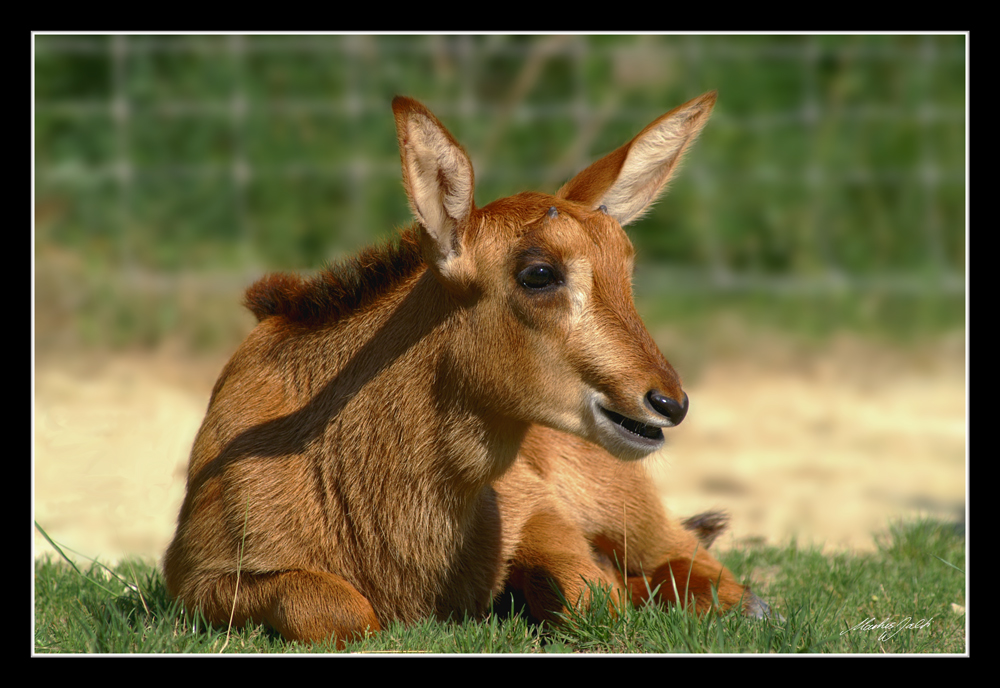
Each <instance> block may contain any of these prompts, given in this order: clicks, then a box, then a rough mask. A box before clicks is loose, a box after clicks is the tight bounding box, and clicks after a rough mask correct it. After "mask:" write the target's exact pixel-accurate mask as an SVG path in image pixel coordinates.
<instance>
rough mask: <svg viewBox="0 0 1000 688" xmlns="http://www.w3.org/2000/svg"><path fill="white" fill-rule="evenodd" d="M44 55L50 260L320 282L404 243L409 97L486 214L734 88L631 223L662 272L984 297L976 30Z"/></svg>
mask: <svg viewBox="0 0 1000 688" xmlns="http://www.w3.org/2000/svg"><path fill="white" fill-rule="evenodd" d="M34 41H35V82H34V84H35V112H34V124H35V132H34V133H35V204H36V228H35V230H36V248H40V247H47V246H57V247H60V248H62V249H66V250H69V251H71V252H73V253H74V254H75V255H77V256H81V257H82V259H83V260H85V261H86V262H87V263H88V264H91V265H99V266H102V267H101V268H100V269H101V270H108V271H111V272H113V271H116V270H120V269H122V268H123V267H127V268H129V269H131V270H138V271H154V272H157V273H170V272H172V271H178V270H195V271H213V270H246V269H258V268H264V269H301V268H307V269H308V268H315V267H318V266H320V265H322V264H323V263H324V262H325V261H328V260H331V259H335V258H337V257H339V256H341V255H343V254H347V253H351V252H353V251H355V250H357V249H358V248H359V247H361V246H363V245H365V244H368V243H370V242H371V241H373V240H377V239H380V238H384V237H385V236H387V235H389V234H390V233H391V232H392V230H393V228H394V227H399V226H402V225H405V224H407V223H409V222H410V214H409V210H408V208H407V204H406V199H405V196H404V194H403V192H402V188H401V185H400V181H399V157H398V152H397V149H396V140H395V132H394V125H393V120H392V112H391V109H390V101H391V99H392V97H393V95H394V94H397V93H400V94H406V95H410V96H413V97H416V98H418V99H420V100H422V101H423V102H425V103H426V104H427V105H428V106H429V107H430V108H431V109H432V110H434V112H435V113H436V114H437V115H438V116H439V117H440V118H441V119H442V121H443V122H444V123H445V124H446V126H448V127H449V129H450V130H451V131H452V133H453V134H454V135H455V136H456V138H457V139H458V140H459V141H461V142H462V143H463V145H465V147H466V148H467V150H468V151H469V152H470V154H471V155H472V158H473V162H474V165H475V169H476V175H477V202H478V203H479V204H480V205H484V204H485V203H488V202H489V201H491V200H493V199H495V198H497V197H500V196H504V195H508V194H511V193H515V192H517V191H520V190H525V189H536V190H547V191H554V190H555V189H556V188H558V186H559V185H560V184H561V183H562V182H563V181H565V180H566V179H568V178H569V177H570V176H571V175H572V174H573V173H574V172H575V171H577V170H579V169H582V168H583V167H584V166H585V165H586V164H588V163H589V162H590V161H592V160H594V159H595V158H596V157H598V156H600V155H602V154H604V153H606V152H609V151H610V150H612V149H614V148H616V147H618V146H620V145H621V144H622V143H624V142H625V141H627V140H628V139H629V138H631V137H632V136H634V135H635V134H636V133H637V132H638V131H639V130H640V129H642V127H644V126H645V125H646V124H647V123H649V122H650V121H651V120H653V119H654V118H656V117H657V116H659V115H660V114H662V113H663V112H666V111H667V110H669V109H671V108H673V107H675V106H677V105H679V104H680V103H682V102H684V101H686V100H688V99H690V98H692V97H695V96H697V95H699V94H701V93H703V92H705V91H708V90H711V89H718V91H719V94H720V96H719V102H718V105H717V106H716V110H715V113H714V115H713V118H712V121H711V122H710V123H709V125H708V127H707V128H706V130H705V132H704V133H703V134H702V137H701V140H700V141H699V143H698V145H697V146H696V147H695V148H694V149H693V150H692V151H691V153H690V154H689V155H688V159H687V162H686V165H685V169H684V170H683V171H682V172H681V174H680V175H678V177H677V179H676V181H674V182H673V186H672V190H671V192H670V195H669V196H668V197H667V198H665V199H664V200H663V201H662V202H660V203H659V204H658V205H657V206H656V207H655V208H654V210H653V211H652V212H651V213H650V214H649V215H647V217H646V218H645V219H643V220H642V221H641V222H639V223H637V224H636V225H634V226H632V227H630V228H629V232H630V235H631V236H632V238H633V240H634V242H635V243H636V245H637V250H638V253H639V256H640V259H641V260H642V261H643V262H644V263H646V264H647V265H653V266H657V268H660V267H664V268H667V267H673V268H683V269H684V270H685V271H686V272H685V274H688V275H692V276H693V277H692V278H691V279H690V280H689V285H694V288H696V289H697V288H699V287H698V285H703V286H704V288H705V289H709V290H711V289H717V288H718V287H719V286H720V285H721V286H723V287H725V285H727V284H730V285H731V286H732V285H735V286H733V288H735V289H737V290H740V289H752V288H753V285H754V284H757V282H755V281H754V280H758V281H760V280H763V281H764V282H766V281H767V280H769V279H774V278H779V279H790V280H792V282H791V284H792V288H794V286H795V284H798V282H796V281H795V280H799V281H800V282H801V283H803V284H805V283H810V280H812V281H816V280H819V281H820V282H822V281H823V280H825V279H828V278H831V279H832V278H837V279H840V280H842V281H846V284H848V285H860V286H859V288H861V289H863V290H867V289H869V288H879V285H880V284H881V283H880V282H879V279H880V278H882V277H883V276H890V277H892V278H893V279H895V278H898V277H899V276H903V277H904V278H906V279H908V280H909V281H910V284H911V286H912V285H916V287H917V291H924V292H936V291H939V290H941V289H943V290H945V291H949V292H950V293H952V294H958V295H959V297H960V298H961V294H962V293H963V287H962V284H963V282H964V276H965V236H966V228H965V194H966V173H965V169H966V158H965V149H966V145H965V138H966V124H965V122H966V112H965V102H966V92H965V89H966V37H965V36H964V35H914V36H909V35H884V36H883V35H840V36H817V35H811V36H792V35H777V36H764V35H743V36H740V35H714V36H690V35H683V36H650V35H643V36H635V35H629V36H573V35H561V36H500V35H489V36H360V35H347V36H304V35H303V36H272V35H254V36H207V35H202V36H177V35H169V36H151V35H143V36H81V35H75V36H71V35H37V36H35V38H34ZM733 276H736V277H737V278H738V279H736V280H735V281H733V280H732V279H731V278H732V277H733ZM891 282H892V280H889V282H887V283H891ZM883 286H884V285H883Z"/></svg>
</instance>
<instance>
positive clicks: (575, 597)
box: [508, 511, 627, 621]
mask: <svg viewBox="0 0 1000 688" xmlns="http://www.w3.org/2000/svg"><path fill="white" fill-rule="evenodd" d="M508 582H509V584H510V586H511V587H513V588H516V589H520V590H522V591H523V593H524V596H525V599H526V601H527V603H528V609H529V610H530V611H531V614H532V615H533V616H534V617H535V618H536V619H539V620H547V621H558V620H559V617H558V614H560V613H565V612H566V611H567V609H566V607H565V606H564V605H563V602H562V600H565V601H566V602H567V603H568V604H569V605H570V606H571V607H573V608H581V607H582V608H586V607H588V606H589V605H590V604H591V603H592V602H593V600H592V595H591V588H590V585H588V583H591V584H598V585H602V586H605V587H608V588H610V589H611V591H612V595H611V598H610V600H609V604H610V605H611V608H612V611H614V609H615V607H616V606H617V608H618V609H620V608H621V605H622V603H623V602H624V600H625V596H626V594H627V593H626V590H625V588H624V587H623V586H622V585H621V583H620V582H619V581H618V580H617V578H616V577H612V576H608V575H607V574H606V573H605V571H604V570H602V568H601V567H599V566H598V565H597V563H596V562H595V560H594V555H593V551H592V550H591V548H590V545H589V544H588V543H587V540H586V538H585V537H584V535H583V533H582V531H580V530H579V529H578V528H576V527H575V526H574V525H573V524H572V523H571V522H570V521H569V520H567V519H565V518H563V517H562V516H560V515H558V514H555V513H553V512H549V511H541V512H538V513H535V514H532V515H531V516H530V517H529V518H528V520H527V521H526V522H525V524H524V527H523V529H522V530H521V533H520V539H519V541H518V546H517V549H516V551H515V555H514V559H513V561H512V562H511V569H510V576H509V579H508ZM557 591H558V592H557ZM560 594H561V595H562V600H561V599H560Z"/></svg>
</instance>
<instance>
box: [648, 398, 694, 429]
mask: <svg viewBox="0 0 1000 688" xmlns="http://www.w3.org/2000/svg"><path fill="white" fill-rule="evenodd" d="M646 399H648V400H649V405H650V406H652V407H653V410H654V411H656V412H657V413H659V414H660V415H661V416H663V417H665V418H669V419H670V422H671V423H673V424H674V425H677V424H679V423H680V422H681V421H682V420H684V416H686V415H687V412H688V395H687V394H685V395H684V399H683V400H682V401H681V402H680V403H677V402H676V401H674V400H673V399H671V398H670V397H668V396H667V395H666V394H662V393H661V392H657V391H656V390H653V391H652V392H650V393H649V394H647V395H646Z"/></svg>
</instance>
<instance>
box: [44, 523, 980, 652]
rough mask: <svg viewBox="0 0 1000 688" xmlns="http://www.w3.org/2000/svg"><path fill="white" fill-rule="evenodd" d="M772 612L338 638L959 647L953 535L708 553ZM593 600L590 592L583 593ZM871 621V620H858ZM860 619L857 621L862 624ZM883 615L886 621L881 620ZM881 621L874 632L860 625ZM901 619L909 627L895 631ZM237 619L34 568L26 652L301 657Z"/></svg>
mask: <svg viewBox="0 0 1000 688" xmlns="http://www.w3.org/2000/svg"><path fill="white" fill-rule="evenodd" d="M722 559H723V561H724V562H725V563H726V564H727V565H728V566H729V567H730V568H732V569H733V570H734V571H736V572H738V575H740V576H743V577H746V578H749V580H750V582H751V584H752V585H753V587H754V590H755V591H756V592H758V594H760V595H761V596H762V597H763V598H764V599H766V600H768V602H769V603H770V604H771V606H772V609H773V610H774V611H776V612H778V613H779V614H781V616H782V617H783V619H781V620H769V621H758V620H752V619H746V618H744V617H742V616H740V615H738V614H725V615H709V616H707V617H704V618H699V617H696V616H694V615H691V614H688V613H686V612H684V611H682V610H679V609H675V608H672V609H662V608H658V607H654V606H646V607H642V608H633V607H631V606H630V607H628V608H626V609H625V610H624V613H621V614H618V615H613V614H611V613H609V612H608V611H607V608H606V605H601V604H597V605H595V606H594V609H593V610H591V611H588V612H586V613H573V614H570V615H569V616H568V617H567V619H566V622H565V623H563V624H562V625H559V626H552V625H547V624H535V623H533V622H532V621H531V620H530V619H528V618H527V617H526V616H524V615H522V614H520V613H519V611H518V607H517V604H516V603H514V602H513V600H511V599H504V598H501V599H499V600H498V601H497V602H496V603H495V605H494V613H493V614H491V615H490V616H488V617H487V618H486V619H485V620H483V621H476V622H473V621H465V622H459V621H449V622H439V621H435V620H432V619H428V620H425V621H423V622H421V623H418V624H415V625H413V626H410V627H404V626H403V625H401V624H391V625H390V626H389V627H388V628H386V629H385V630H383V631H382V632H380V633H378V634H376V635H373V636H370V637H368V638H366V639H363V640H359V641H357V642H354V643H351V644H349V645H348V647H347V649H346V651H348V652H365V653H438V654H452V653H469V654H479V653H526V654H536V653H546V654H547V653H877V654H882V653H964V652H966V636H965V613H964V606H965V574H964V571H963V569H964V565H965V564H964V562H965V539H964V535H962V534H961V533H959V532H957V531H956V529H955V527H954V526H953V525H950V524H945V523H941V522H937V521H931V520H920V521H915V522H909V523H905V524H902V523H900V524H894V525H892V526H891V527H890V528H889V530H888V531H887V532H886V533H884V534H883V535H881V536H880V537H879V538H878V549H877V551H875V552H873V553H870V554H846V553H845V554H834V555H823V554H822V553H820V551H818V550H817V549H811V548H810V549H800V548H799V547H797V546H796V545H795V544H791V545H789V546H787V547H784V548H775V547H753V548H750V549H746V550H734V551H731V552H728V553H725V554H724V555H723V556H722ZM595 594H597V595H600V594H601V592H600V591H595ZM869 620H871V621H869ZM866 622H867V625H866ZM886 622H888V623H893V624H896V625H895V626H894V627H892V628H887V623H886ZM876 624H882V627H880V628H873V626H875V625H876ZM908 624H909V625H910V627H908ZM334 651H335V650H334V648H333V647H332V646H330V645H328V644H319V645H314V646H308V645H301V644H296V643H286V642H285V641H283V640H282V639H281V638H280V637H279V636H277V635H275V634H274V633H273V632H271V631H269V630H267V629H265V628H263V627H259V626H253V625H251V624H248V625H247V626H246V627H244V628H234V629H231V631H230V632H229V633H228V636H227V632H226V630H225V629H221V630H220V629H212V628H210V627H208V626H207V625H206V624H205V623H204V621H203V620H201V619H198V618H195V617H192V616H191V615H188V614H186V613H185V612H183V611H182V610H181V609H180V608H179V607H178V606H177V604H175V603H174V602H172V601H171V600H170V599H169V597H168V595H167V593H166V590H165V588H164V584H163V579H162V575H161V574H160V572H159V570H158V569H157V568H156V567H155V566H154V565H152V564H150V563H147V562H139V561H124V562H122V563H120V564H118V565H117V566H115V567H112V568H106V567H104V566H102V565H100V564H98V563H94V564H93V565H91V566H90V567H89V568H85V569H77V568H76V567H75V565H73V566H71V565H70V564H68V563H67V562H66V561H64V560H50V559H46V560H39V561H37V562H36V563H35V652H36V653H39V654H41V653H305V652H334Z"/></svg>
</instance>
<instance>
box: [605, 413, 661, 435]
mask: <svg viewBox="0 0 1000 688" xmlns="http://www.w3.org/2000/svg"><path fill="white" fill-rule="evenodd" d="M599 408H600V409H601V413H603V414H604V415H605V416H606V417H607V418H608V419H609V420H610V421H611V422H612V423H614V424H615V425H617V426H618V427H619V428H621V429H622V430H624V431H626V432H628V433H630V434H632V435H635V436H636V437H637V438H643V439H646V440H651V441H653V442H659V441H660V440H662V439H663V430H662V429H661V428H658V427H657V426H655V425H647V424H645V423H640V422H639V421H637V420H633V419H632V418H629V417H628V416H623V415H621V414H620V413H615V412H614V411H610V410H608V409H606V408H604V407H603V406H600V407H599Z"/></svg>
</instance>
